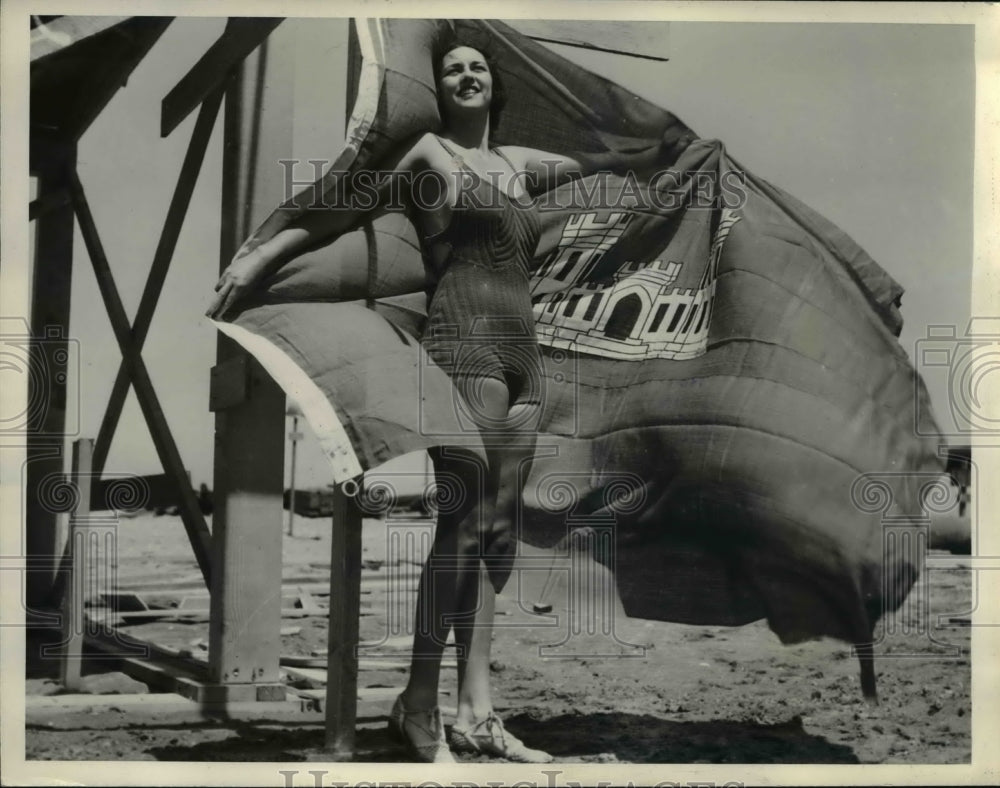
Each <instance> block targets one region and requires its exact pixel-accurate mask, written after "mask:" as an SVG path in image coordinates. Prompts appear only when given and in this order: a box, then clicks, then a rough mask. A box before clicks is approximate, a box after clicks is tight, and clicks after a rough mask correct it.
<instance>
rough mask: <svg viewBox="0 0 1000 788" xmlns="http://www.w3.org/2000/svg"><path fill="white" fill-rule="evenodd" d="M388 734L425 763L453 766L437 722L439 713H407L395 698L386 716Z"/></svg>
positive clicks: (409, 711) (399, 698) (439, 724)
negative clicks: (387, 718) (387, 719)
mask: <svg viewBox="0 0 1000 788" xmlns="http://www.w3.org/2000/svg"><path fill="white" fill-rule="evenodd" d="M389 731H390V733H392V734H393V735H394V736H395V737H396V738H397V739H399V740H400V741H402V742H404V743H405V744H406V745H407V746H408V747H409V748H410V751H411V752H413V754H414V755H416V756H417V758H418V759H419V760H421V761H423V762H425V763H455V759H454V758H453V757H452V754H451V750H449V749H448V742H447V740H446V739H445V736H444V724H443V723H442V722H441V709H439V708H438V707H437V706H435V707H434V708H432V709H420V710H417V711H411V710H408V709H407V708H406V707H405V706H403V696H402V695H400V696H399V697H398V698H396V702H395V703H394V704H393V705H392V711H390V712H389Z"/></svg>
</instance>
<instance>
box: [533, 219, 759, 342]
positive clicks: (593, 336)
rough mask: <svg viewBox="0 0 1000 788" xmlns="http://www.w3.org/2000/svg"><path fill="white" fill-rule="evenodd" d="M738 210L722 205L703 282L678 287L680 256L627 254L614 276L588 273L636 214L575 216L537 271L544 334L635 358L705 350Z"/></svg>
mask: <svg viewBox="0 0 1000 788" xmlns="http://www.w3.org/2000/svg"><path fill="white" fill-rule="evenodd" d="M740 218H741V217H740V215H739V214H738V213H736V211H734V210H731V209H724V210H723V212H722V217H721V219H720V221H719V225H718V227H717V229H716V231H715V235H714V237H713V238H712V245H711V250H710V254H709V263H708V265H707V266H706V267H705V273H704V275H703V276H702V279H701V282H700V283H699V286H698V287H697V288H679V287H675V286H674V283H675V282H676V280H677V278H678V276H679V275H680V273H681V269H682V267H683V265H684V263H683V262H678V261H674V260H669V261H665V260H653V261H652V262H650V263H638V262H631V261H629V262H625V263H624V264H623V265H622V266H621V267H620V268H619V269H618V271H617V272H615V274H614V275H613V276H612V277H611V282H610V284H609V283H607V282H606V281H605V282H593V281H588V278H587V277H588V276H589V275H590V274H591V272H593V270H594V268H595V266H596V265H597V264H598V262H599V261H600V260H601V258H603V257H604V255H605V254H606V253H607V251H608V250H609V249H611V247H613V246H614V245H615V244H616V243H617V242H618V240H619V238H621V236H622V234H623V233H624V232H625V230H626V228H627V227H628V225H629V223H630V221H631V219H632V214H629V213H626V212H616V213H611V214H610V215H608V216H607V218H604V219H601V218H599V214H598V213H597V212H591V213H579V214H575V215H573V216H570V217H569V219H568V220H567V221H566V224H565V226H564V227H563V232H562V238H561V239H560V241H559V246H558V247H557V248H556V249H555V251H554V252H553V253H552V255H551V256H550V258H549V259H548V260H547V261H546V262H545V263H543V264H542V265H541V266H540V267H539V269H538V270H537V271H536V272H535V274H534V276H533V282H532V293H533V296H534V297H533V301H534V313H535V324H536V330H537V334H538V341H539V342H541V343H542V344H544V345H548V346H550V347H556V348H570V347H571V348H572V349H573V350H575V351H577V352H579V353H588V354H591V355H597V356H604V357H606V358H614V359H626V360H635V361H640V360H642V359H648V358H664V359H686V358H695V357H697V356H700V355H702V354H703V353H704V352H705V350H706V349H707V347H708V328H709V323H710V321H711V315H712V303H713V300H714V297H715V280H716V272H717V270H718V264H719V258H720V257H721V256H722V246H723V244H724V243H725V240H726V238H727V237H728V235H729V232H730V230H731V229H732V227H733V225H735V224H736V223H737V222H738V221H739V220H740ZM553 287H558V288H559V289H558V290H555V291H553ZM539 291H541V292H539Z"/></svg>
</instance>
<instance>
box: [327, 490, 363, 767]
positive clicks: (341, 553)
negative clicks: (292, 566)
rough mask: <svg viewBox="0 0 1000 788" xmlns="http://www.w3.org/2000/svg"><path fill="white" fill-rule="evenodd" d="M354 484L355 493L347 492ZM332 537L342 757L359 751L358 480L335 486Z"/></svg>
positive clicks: (333, 640)
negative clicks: (356, 737)
mask: <svg viewBox="0 0 1000 788" xmlns="http://www.w3.org/2000/svg"><path fill="white" fill-rule="evenodd" d="M348 485H351V486H353V488H354V492H355V493H356V494H355V495H354V496H350V495H348V494H347V492H346V490H345V488H346V487H347V486H348ZM334 492H335V495H334V510H333V532H332V538H331V540H330V618H329V621H330V624H329V629H328V631H327V681H326V737H325V744H326V749H327V751H328V752H329V753H330V754H331V755H332V756H333V758H334V759H337V760H350V759H351V757H352V756H353V754H354V729H355V727H356V725H357V714H358V618H359V617H360V616H361V509H360V508H359V507H358V504H357V501H358V496H360V495H361V488H360V485H359V484H358V483H357V482H350V481H349V482H345V483H344V484H340V485H337V487H336V488H335V490H334Z"/></svg>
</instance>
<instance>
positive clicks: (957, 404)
mask: <svg viewBox="0 0 1000 788" xmlns="http://www.w3.org/2000/svg"><path fill="white" fill-rule="evenodd" d="M915 351H916V352H915V354H914V358H915V360H916V364H917V368H918V369H919V371H920V372H921V374H922V376H923V378H924V379H925V380H928V381H929V380H931V379H934V378H937V379H939V380H942V381H943V382H944V383H945V384H946V387H947V391H948V410H947V411H946V412H938V413H935V414H934V416H936V417H937V427H938V428H939V429H936V428H935V419H934V418H933V417H932V414H931V413H930V411H929V410H928V407H929V400H928V399H927V398H926V397H924V396H920V395H921V392H920V391H918V392H917V394H918V396H917V397H916V410H915V414H914V415H915V420H914V428H915V430H916V434H917V435H929V436H935V437H936V436H938V435H940V436H942V437H946V438H947V437H967V436H969V435H970V434H973V433H975V434H988V435H998V434H1000V409H998V408H996V407H994V408H992V409H991V408H990V404H989V403H990V399H996V398H998V397H1000V374H996V373H998V372H1000V317H973V318H972V319H971V320H970V321H969V325H968V327H967V328H966V330H965V333H964V334H963V335H959V334H958V330H957V328H956V326H952V325H932V326H928V327H927V336H926V337H924V338H922V339H918V340H917V343H916V349H915ZM916 380H917V385H918V386H919V385H920V379H919V378H917V379H916Z"/></svg>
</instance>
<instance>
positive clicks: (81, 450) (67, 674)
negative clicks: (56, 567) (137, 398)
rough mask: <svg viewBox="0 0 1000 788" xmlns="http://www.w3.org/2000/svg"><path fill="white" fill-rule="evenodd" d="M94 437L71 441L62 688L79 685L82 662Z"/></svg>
mask: <svg viewBox="0 0 1000 788" xmlns="http://www.w3.org/2000/svg"><path fill="white" fill-rule="evenodd" d="M93 452H94V441H92V440H91V439H90V438H80V439H78V440H75V441H73V467H72V476H71V477H70V478H71V480H72V485H73V487H74V488H75V489H76V492H77V496H78V497H77V501H76V508H75V509H74V510H73V514H72V515H71V516H70V521H69V540H68V542H69V561H70V567H69V583H68V584H67V589H66V597H65V604H64V605H63V611H62V613H63V620H62V644H61V645H62V647H63V650H62V654H61V655H60V658H59V679H60V681H61V682H62V685H63V687H64V688H65V689H68V690H70V691H74V690H79V689H80V674H81V664H82V662H83V624H84V618H83V615H84V614H83V602H84V595H85V594H86V591H87V589H88V588H89V586H90V584H89V583H88V582H87V578H86V577H85V575H87V574H89V567H88V566H87V550H86V542H87V515H89V514H90V482H91V457H92V455H93Z"/></svg>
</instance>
